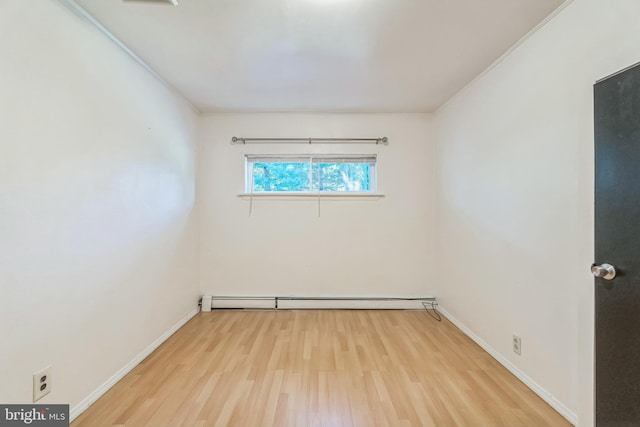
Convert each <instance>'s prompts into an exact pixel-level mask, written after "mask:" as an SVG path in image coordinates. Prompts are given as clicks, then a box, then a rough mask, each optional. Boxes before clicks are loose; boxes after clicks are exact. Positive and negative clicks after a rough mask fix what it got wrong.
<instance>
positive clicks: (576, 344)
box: [437, 0, 640, 426]
mask: <svg viewBox="0 0 640 427" xmlns="http://www.w3.org/2000/svg"><path fill="white" fill-rule="evenodd" d="M638 16H640V3H639V2H638V1H637V0H614V1H611V0H575V1H574V2H573V3H571V4H570V5H569V6H568V7H567V8H566V9H564V10H563V11H562V12H561V13H560V14H559V15H558V16H556V17H555V18H554V19H553V20H551V21H550V22H549V23H548V24H547V25H545V26H544V27H542V28H541V29H540V30H539V31H538V32H537V33H535V34H534V35H533V36H532V37H530V38H529V39H528V40H527V41H525V42H524V43H523V44H522V45H521V46H520V47H519V48H517V49H516V50H515V51H514V52H513V53H512V54H511V55H509V56H508V57H507V58H506V59H504V60H503V61H502V62H501V63H500V64H498V65H497V66H496V67H494V68H493V69H492V70H490V71H489V72H488V73H486V74H485V75H483V76H482V77H480V78H478V79H477V80H476V81H475V82H473V83H472V84H471V85H469V86H468V87H467V88H466V89H465V90H464V91H462V93H460V94H459V95H458V96H457V97H455V98H454V99H453V100H452V101H450V102H449V103H448V104H447V105H446V106H444V107H442V108H441V109H440V110H439V111H438V114H437V122H438V131H437V132H438V146H437V164H438V165H439V174H438V184H439V185H438V212H437V224H438V230H439V233H438V251H437V254H438V265H439V266H440V267H441V268H440V269H439V270H438V271H439V272H441V273H442V274H441V276H440V279H439V280H438V282H439V283H441V284H442V286H440V287H439V288H438V296H439V297H440V301H441V304H442V306H443V307H444V308H445V309H446V310H447V311H448V312H449V313H450V314H451V315H453V316H454V317H455V318H457V319H458V320H459V321H460V322H461V323H463V324H464V325H466V326H467V327H468V328H470V329H471V330H472V331H473V332H474V333H476V334H477V335H478V336H479V337H480V338H481V339H482V340H484V341H485V342H486V343H488V344H489V345H490V346H492V347H493V348H494V349H495V350H497V351H498V352H499V353H500V354H502V355H503V356H504V357H506V358H507V359H508V360H509V361H510V362H512V363H513V364H515V365H516V366H517V367H518V368H520V369H521V370H523V371H524V372H525V373H526V374H527V375H528V376H530V377H531V378H532V379H533V380H534V381H536V382H537V383H538V384H539V385H541V386H542V387H544V388H545V389H546V390H547V391H549V392H550V393H551V394H552V395H553V396H555V398H557V399H558V400H559V401H560V402H561V403H562V404H564V405H565V406H566V407H567V408H568V409H569V410H570V411H573V412H575V413H576V414H577V415H578V418H579V425H580V426H589V425H592V424H593V395H592V393H593V279H592V278H591V276H590V274H589V265H590V263H591V262H592V259H593V237H592V236H593V216H592V211H593V155H592V151H593V119H592V116H593V108H592V102H593V100H592V85H593V83H594V82H595V81H596V80H597V79H599V78H602V77H604V76H606V75H608V74H610V73H612V72H615V71H616V70H619V69H621V68H623V67H625V66H628V65H630V64H633V63H635V62H638V61H640V51H639V50H638V42H637V41H638V40H639V39H640V26H639V25H638V22H637V19H638ZM513 332H516V333H518V334H519V335H520V336H521V337H522V347H523V353H522V356H521V357H518V356H516V355H515V354H514V353H513V352H512V351H511V334H512V333H513Z"/></svg>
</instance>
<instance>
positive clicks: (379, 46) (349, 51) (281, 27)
mask: <svg viewBox="0 0 640 427" xmlns="http://www.w3.org/2000/svg"><path fill="white" fill-rule="evenodd" d="M563 1H564V0H180V5H179V6H177V7H174V6H170V5H156V4H144V3H123V2H122V1H121V0H76V2H77V3H78V4H79V5H80V6H82V7H83V8H84V9H85V10H86V11H87V12H89V14H91V15H92V16H93V17H94V18H95V19H96V20H97V21H99V22H100V23H101V24H103V25H104V26H105V27H106V28H107V29H108V30H109V31H110V32H111V33H113V34H114V35H115V36H116V37H117V38H118V39H120V40H121V41H122V42H123V43H124V44H125V45H126V46H127V47H129V48H130V49H131V50H132V51H133V52H135V53H136V54H137V55H138V56H139V57H140V58H141V59H142V60H143V61H145V62H146V63H147V64H148V65H149V66H150V67H151V68H152V69H153V70H155V71H156V72H157V73H158V74H159V75H160V76H162V77H163V78H164V79H165V80H167V81H168V82H169V83H170V84H171V85H173V86H174V87H175V88H176V89H178V90H179V91H180V92H181V93H182V94H183V95H184V96H185V97H187V98H188V99H189V100H190V101H191V102H192V103H193V104H195V105H196V106H197V107H198V108H199V109H200V110H201V111H323V112H324V111H327V112H352V111H353V112H356V111H357V112H429V111H433V110H434V109H436V108H437V107H438V106H440V105H442V104H443V103H444V102H446V101H447V100H448V99H449V98H451V96H453V95H454V94H455V93H456V92H458V91H459V90H460V89H461V88H462V87H464V85H465V84H466V83H468V82H469V81H470V80H472V79H473V78H474V77H475V76H477V75H478V74H479V73H481V72H482V71H483V70H484V69H485V68H486V67H488V66H489V65H490V64H491V63H492V62H493V61H495V60H496V59H497V58H498V57H499V56H500V55H501V54H503V53H504V52H505V51H506V50H508V48H509V47H510V46H512V45H513V44H514V43H515V42H517V41H518V40H519V39H520V38H521V37H522V36H523V35H525V34H526V33H527V32H528V31H529V30H530V29H532V28H533V27H535V26H536V24H538V23H539V22H540V21H542V20H543V19H544V18H545V17H546V16H548V15H549V14H550V13H551V12H552V11H553V10H554V9H556V8H557V7H558V6H560V4H561V3H563Z"/></svg>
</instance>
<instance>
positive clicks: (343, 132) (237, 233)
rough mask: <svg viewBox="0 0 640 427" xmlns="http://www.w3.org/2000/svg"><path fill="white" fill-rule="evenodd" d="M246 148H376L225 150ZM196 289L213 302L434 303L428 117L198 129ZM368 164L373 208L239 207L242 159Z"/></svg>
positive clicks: (281, 118)
mask: <svg viewBox="0 0 640 427" xmlns="http://www.w3.org/2000/svg"><path fill="white" fill-rule="evenodd" d="M232 136H239V137H242V136H245V137H250V136H253V137H308V136H311V137H378V136H387V137H388V138H389V140H390V144H389V145H388V146H376V145H340V146H335V145H331V146H329V145H304V144H302V145H282V144H280V145H277V144H276V145H269V146H265V145H246V146H240V145H235V146H232V145H230V141H231V137H232ZM201 144H202V148H201V150H202V153H201V156H200V158H199V161H200V163H199V176H198V200H199V204H200V206H201V229H200V252H201V253H200V257H201V258H200V266H201V268H200V273H201V288H202V291H203V292H204V293H205V294H207V293H208V294H213V295H233V296H237V295H242V296H256V295H272V296H286V295H295V296H367V297H372V296H373V297H379V296H381V297H386V296H401V297H421V296H425V295H429V294H431V293H432V291H433V281H432V276H433V271H432V266H433V264H432V260H433V238H434V236H433V226H432V221H433V193H432V192H433V183H434V173H433V154H432V148H433V137H432V118H431V116H429V115H421V114H414V115H411V114H408V115H402V114H399V115H393V114H390V115H385V114H373V115H371V114H369V115H367V114H363V115H360V114H324V115H313V114H244V115H242V114H230V115H225V114H214V115H208V116H206V117H205V118H204V119H203V123H202V128H201ZM285 152H287V153H289V152H290V153H306V154H308V153H378V190H379V192H381V193H384V194H385V195H386V197H385V198H382V199H367V200H337V201H327V200H323V201H322V202H321V214H320V217H318V203H317V200H316V199H311V200H287V201H282V200H258V199H254V201H253V208H252V213H251V216H249V201H247V200H243V199H240V198H238V197H237V195H238V194H239V193H241V192H243V191H244V154H250V153H285Z"/></svg>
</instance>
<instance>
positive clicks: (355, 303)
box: [278, 298, 427, 310]
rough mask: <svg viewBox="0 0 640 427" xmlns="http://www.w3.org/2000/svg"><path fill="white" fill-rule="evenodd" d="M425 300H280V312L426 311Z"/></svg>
mask: <svg viewBox="0 0 640 427" xmlns="http://www.w3.org/2000/svg"><path fill="white" fill-rule="evenodd" d="M422 301H427V299H426V298H425V299H424V300H417V299H415V300H413V299H393V298H389V299H384V298H377V299H373V298H372V299H347V298H345V299H315V298H310V299H304V298H295V299H278V309H279V310H332V309H333V310H424V306H423V305H422Z"/></svg>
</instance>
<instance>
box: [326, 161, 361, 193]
mask: <svg viewBox="0 0 640 427" xmlns="http://www.w3.org/2000/svg"><path fill="white" fill-rule="evenodd" d="M371 167H372V166H371V165H370V164H369V163H346V162H339V163H334V162H332V161H331V160H330V159H314V163H313V191H371V182H370V180H371V171H370V168H371Z"/></svg>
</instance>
